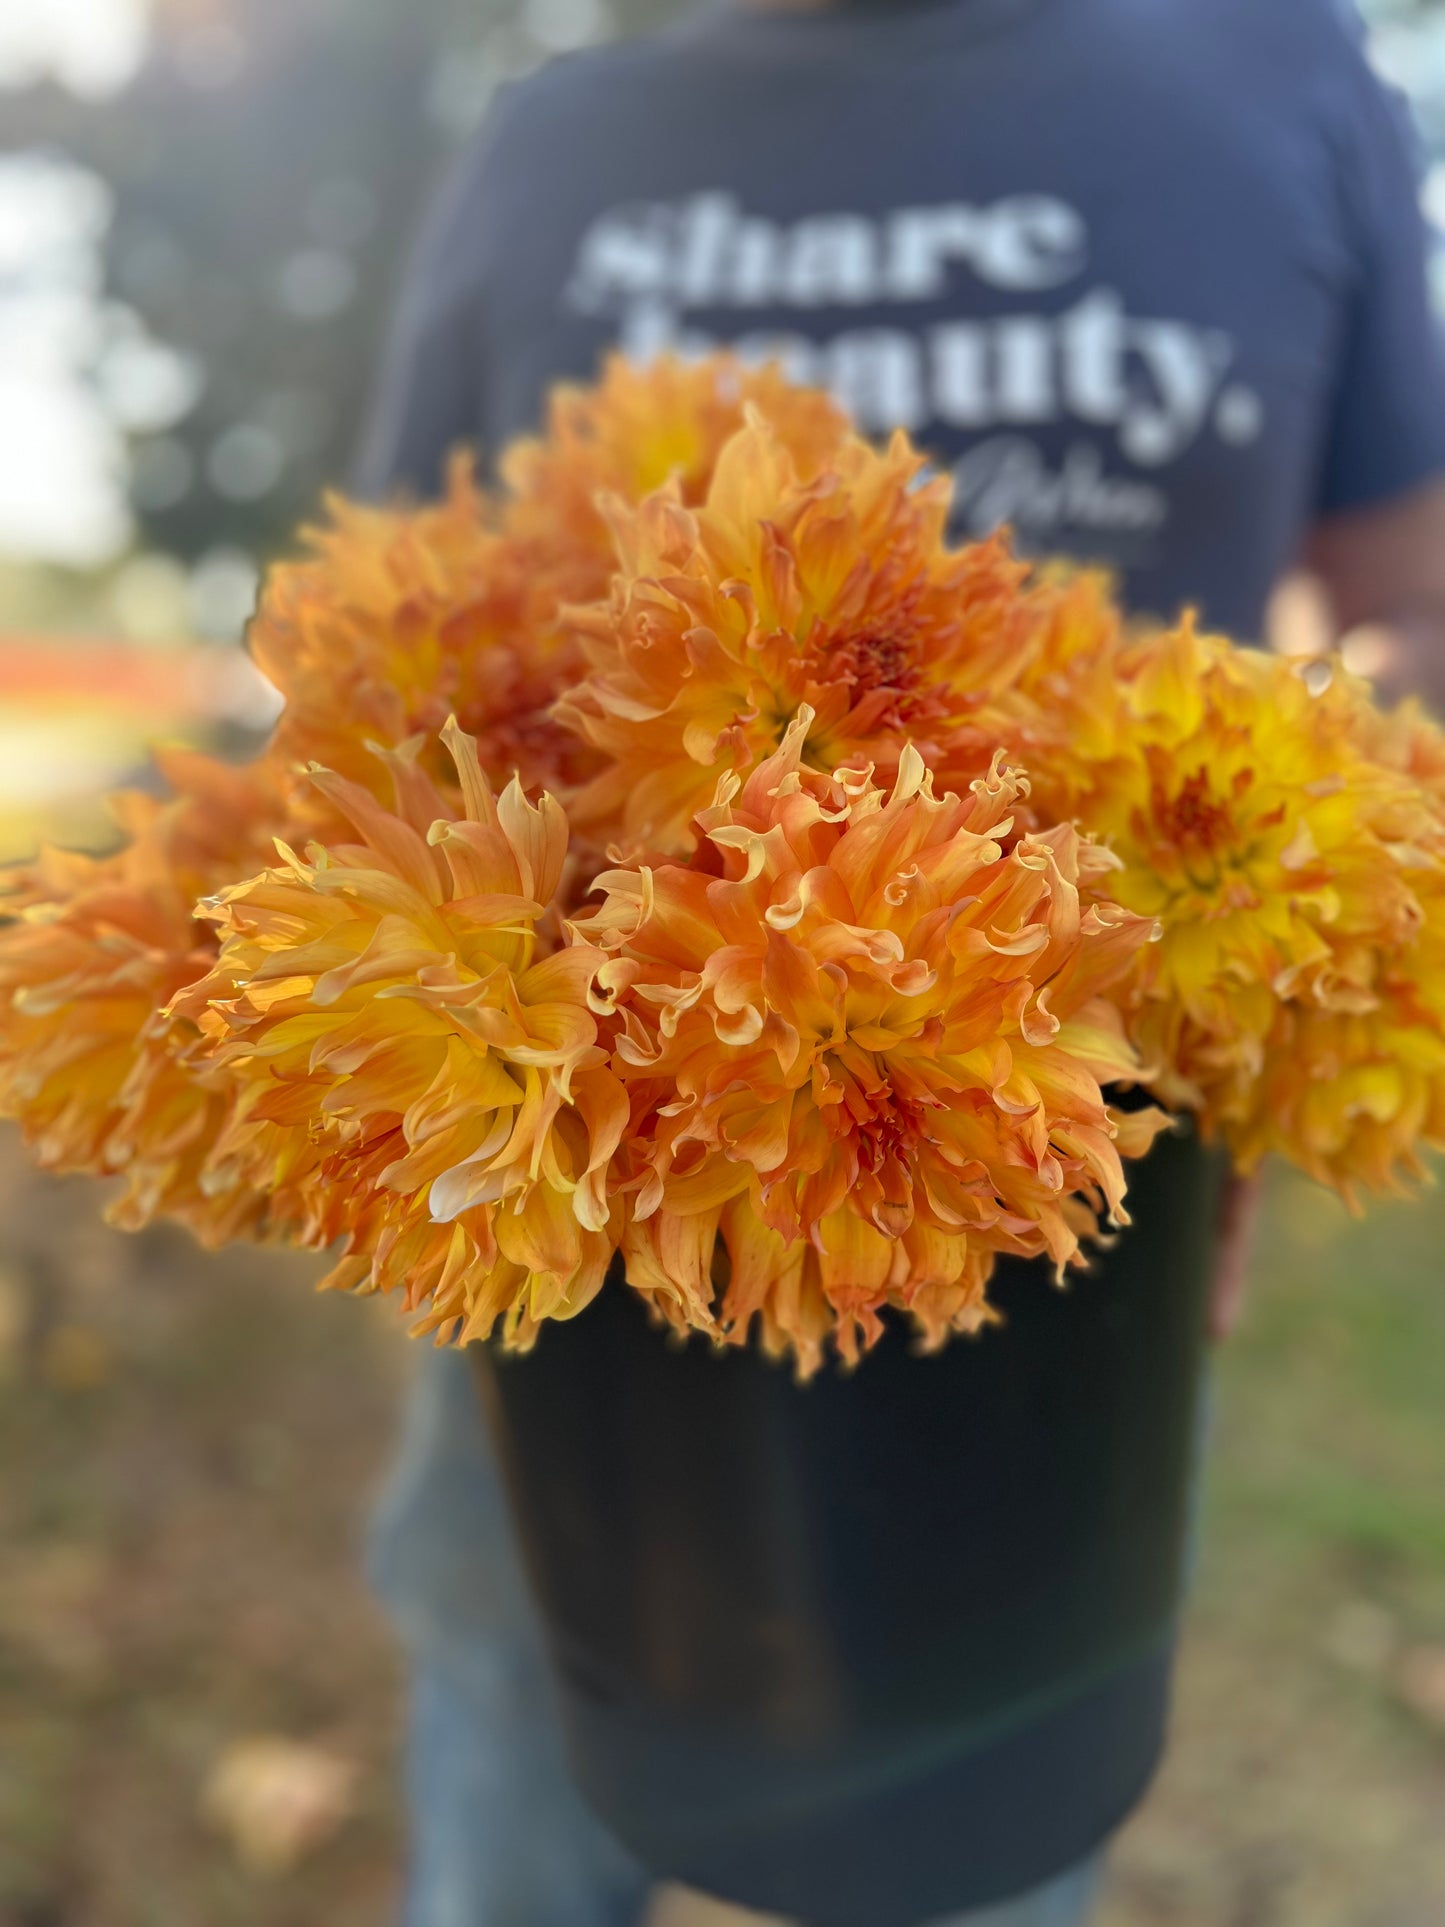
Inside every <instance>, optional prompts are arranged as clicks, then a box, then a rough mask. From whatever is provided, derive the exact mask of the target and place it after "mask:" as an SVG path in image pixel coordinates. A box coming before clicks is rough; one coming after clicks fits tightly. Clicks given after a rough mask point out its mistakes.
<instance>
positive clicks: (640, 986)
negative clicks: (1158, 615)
mask: <svg viewBox="0 0 1445 1927" xmlns="http://www.w3.org/2000/svg"><path fill="white" fill-rule="evenodd" d="M814 728H815V719H814V717H813V716H812V714H811V712H810V711H809V710H808V709H806V708H804V709H803V710H801V711H800V712H799V715H798V717H797V719H796V720H795V722H794V723H793V724H792V725H791V726H790V727H789V728H788V730H787V731H786V734H785V736H784V740H783V744H782V746H781V748H780V749H779V750H778V752H777V753H776V754H775V755H773V756H772V757H770V758H769V759H768V760H767V761H765V762H763V763H762V764H760V765H759V766H758V767H757V768H755V769H754V770H753V771H752V772H751V773H750V774H749V775H748V776H747V778H746V779H743V778H741V777H739V776H737V775H735V774H728V775H726V776H725V777H724V778H723V779H722V781H721V782H720V784H719V785H718V791H717V800H716V802H715V804H714V805H713V807H712V808H711V809H709V810H706V811H704V812H703V813H702V814H701V816H700V817H699V820H698V823H699V847H698V850H697V852H696V854H695V855H694V856H693V857H692V859H691V860H690V861H689V862H688V863H686V864H678V863H671V864H664V865H662V866H660V867H657V868H637V869H628V870H616V871H612V872H609V873H608V874H606V875H604V876H603V877H601V878H599V880H598V888H599V890H600V891H601V892H603V894H604V902H603V904H602V906H601V907H600V908H599V909H598V910H597V911H596V913H595V914H594V915H593V916H591V917H590V918H588V919H587V920H586V921H585V922H583V923H581V924H580V925H579V926H578V927H579V931H580V932H581V933H582V934H583V935H584V936H586V937H587V938H589V939H590V940H591V941H592V942H594V943H595V944H597V945H598V947H599V948H600V949H601V950H602V951H604V952H605V953H606V955H607V959H608V961H607V962H606V963H605V964H604V965H603V967H602V968H601V969H600V971H599V972H598V976H597V991H596V999H597V1001H598V1002H599V1004H600V1007H602V1008H604V1009H606V1010H608V1011H609V1012H613V1013H615V1016H616V1020H617V1022H618V1024H619V1026H620V1029H619V1034H618V1039H617V1045H616V1051H615V1056H614V1066H615V1068H616V1069H617V1071H618V1074H619V1075H620V1076H621V1077H622V1078H623V1079H625V1080H626V1081H627V1082H628V1083H629V1084H630V1085H631V1086H632V1088H633V1093H634V1107H635V1116H636V1117H637V1120H638V1121H637V1123H636V1126H635V1128H634V1131H633V1133H632V1138H631V1142H630V1144H629V1147H628V1153H627V1156H628V1160H629V1162H628V1166H627V1178H626V1180H625V1182H626V1185H627V1188H628V1190H629V1196H630V1210H629V1222H628V1228H627V1231H626V1234H625V1240H624V1247H623V1248H624V1251H625V1254H626V1258H627V1267H628V1277H629V1280H630V1282H631V1283H632V1284H634V1285H635V1286H637V1287H639V1288H640V1289H642V1290H644V1291H648V1292H651V1293H653V1294H655V1295H656V1298H657V1301H658V1303H659V1305H660V1307H661V1308H662V1309H663V1310H664V1311H665V1312H666V1313H667V1314H668V1315H669V1316H670V1317H672V1318H674V1319H675V1320H676V1321H677V1322H679V1323H683V1324H692V1325H696V1326H702V1327H704V1328H706V1327H708V1326H710V1324H711V1323H712V1321H713V1317H714V1313H713V1299H714V1278H713V1272H714V1254H715V1247H716V1246H717V1243H718V1240H719V1238H721V1241H722V1246H723V1248H724V1249H725V1251H726V1254H727V1260H728V1270H729V1276H728V1280H727V1283H726V1285H725V1288H724V1290H723V1296H722V1304H721V1309H720V1312H719V1313H718V1314H717V1316H718V1318H719V1319H720V1323H721V1328H722V1329H723V1330H724V1331H725V1332H726V1333H727V1335H728V1336H729V1337H731V1338H732V1339H733V1340H734V1341H735V1342H741V1341H743V1340H744V1339H745V1338H746V1336H747V1333H748V1329H749V1326H750V1325H751V1323H752V1320H753V1319H754V1318H755V1317H758V1318H760V1319H761V1322H762V1327H763V1336H764V1342H765V1343H766V1344H767V1345H768V1346H769V1348H770V1349H772V1350H775V1351H776V1350H778V1349H780V1348H782V1347H784V1346H790V1347H792V1348H794V1349H795V1350H796V1352H797V1355H798V1360H799V1364H800V1368H801V1369H802V1370H804V1371H812V1370H814V1369H815V1368H816V1367H817V1366H818V1364H819V1363H820V1362H821V1346H822V1341H823V1339H824V1337H825V1335H826V1334H827V1333H829V1332H830V1331H831V1332H832V1333H833V1335H834V1336H835V1338H836V1341H837V1344H838V1346H839V1348H840V1350H841V1351H842V1353H843V1354H844V1356H845V1357H848V1358H850V1359H851V1358H854V1357H856V1356H857V1353H858V1351H859V1349H860V1348H861V1347H866V1346H867V1345H869V1344H871V1343H872V1342H873V1341H874V1340H875V1339H876V1338H877V1336H878V1335H879V1333H880V1331H881V1325H880V1322H879V1312H880V1310H881V1308H882V1307H884V1306H885V1305H890V1304H891V1305H894V1306H897V1307H899V1308H901V1309H903V1310H905V1311H907V1312H909V1313H911V1314H912V1315H913V1317H914V1318H915V1320H916V1321H917V1322H918V1324H919V1325H920V1327H921V1328H922V1330H923V1331H924V1333H925V1334H926V1336H927V1338H928V1340H929V1342H930V1343H933V1344H937V1343H940V1342H942V1340H943V1338H944V1337H945V1335H946V1334H947V1333H948V1332H949V1331H950V1330H965V1331H966V1330H972V1329H973V1328H975V1327H976V1326H977V1325H978V1324H980V1323H981V1322H982V1321H983V1320H984V1319H985V1318H986V1317H987V1316H988V1312H987V1307H986V1301H985V1286H986V1284H987V1280H988V1275H989V1271H990V1269H991V1266H992V1262H993V1258H994V1256H995V1254H997V1253H1000V1252H1011V1253H1017V1254H1020V1255H1027V1256H1035V1255H1039V1254H1042V1253H1047V1254H1048V1255H1049V1256H1050V1257H1051V1258H1052V1259H1053V1260H1054V1262H1055V1264H1056V1265H1057V1266H1058V1267H1059V1268H1060V1270H1062V1268H1063V1267H1064V1266H1065V1265H1066V1264H1068V1263H1069V1262H1070V1261H1071V1260H1073V1259H1074V1258H1075V1257H1076V1255H1077V1253H1078V1250H1079V1240H1080V1237H1081V1235H1083V1234H1085V1233H1086V1232H1087V1231H1089V1230H1091V1229H1092V1228H1093V1226H1094V1222H1095V1214H1096V1213H1097V1212H1099V1211H1102V1210H1107V1211H1108V1212H1109V1213H1110V1214H1112V1215H1113V1217H1114V1218H1115V1219H1116V1221H1121V1222H1122V1221H1124V1220H1123V1214H1122V1198H1123V1191H1124V1178H1123V1171H1122V1168H1121V1165H1120V1150H1121V1148H1124V1149H1127V1150H1129V1151H1135V1150H1139V1149H1142V1148H1143V1146H1144V1144H1145V1143H1147V1142H1148V1141H1149V1140H1150V1138H1151V1137H1152V1133H1153V1130H1154V1129H1155V1128H1156V1123H1157V1119H1156V1117H1155V1116H1154V1115H1153V1114H1151V1115H1149V1116H1147V1117H1143V1118H1138V1119H1133V1120H1129V1121H1128V1122H1127V1123H1126V1122H1124V1121H1123V1120H1120V1119H1118V1118H1116V1117H1114V1116H1113V1115H1111V1113H1110V1111H1109V1109H1108V1107H1107V1105H1106V1104H1105V1102H1104V1099H1103V1096H1102V1094H1101V1091H1100V1083H1101V1081H1109V1080H1113V1079H1121V1078H1131V1077H1132V1076H1133V1075H1134V1073H1135V1070H1136V1068H1137V1067H1136V1063H1135V1060H1134V1058H1133V1056H1132V1055H1131V1053H1130V1051H1129V1049H1128V1047H1127V1045H1126V1043H1125V1041H1124V1036H1123V1032H1122V1028H1121V1025H1120V1022H1119V1018H1118V1015H1117V1012H1116V1011H1115V1010H1114V1009H1113V1008H1112V1006H1110V1005H1109V1004H1108V1003H1107V1002H1105V1001H1104V1000H1103V999H1102V997H1101V994H1100V993H1101V992H1102V991H1103V990H1104V989H1105V988H1106V986H1108V985H1109V984H1110V983H1112V982H1113V981H1114V980H1115V979H1116V978H1117V977H1118V976H1119V975H1120V973H1121V972H1123V971H1124V970H1125V969H1127V967H1128V965H1129V962H1130V960H1131V959H1132V958H1133V956H1134V955H1135V953H1136V951H1137V950H1138V949H1139V947H1140V945H1141V944H1143V943H1144V942H1146V941H1147V939H1148V938H1149V936H1150V934H1151V926H1150V924H1149V922H1148V921H1147V920H1146V919H1144V918H1140V917H1136V916H1134V915H1132V914H1131V913H1129V912H1128V911H1125V910H1121V909H1119V908H1118V907H1117V906H1114V905H1111V904H1098V903H1095V902H1092V901H1089V900H1088V897H1089V893H1090V892H1091V889H1092V885H1093V883H1094V881H1095V880H1096V878H1097V876H1098V874H1099V872H1100V870H1101V868H1103V867H1106V866H1107V863H1108V859H1107V858H1106V857H1104V856H1103V855H1102V853H1100V852H1099V851H1097V850H1094V849H1092V848H1090V847H1089V846H1088V845H1086V844H1084V843H1082V842H1081V840H1080V838H1079V837H1078V835H1077V834H1076V833H1075V832H1074V831H1073V830H1072V829H1056V830H1053V831H1051V832H1049V833H1047V834H1045V835H1041V836H1025V837H1021V838H1017V839H1012V838H1011V834H1010V833H1011V829H1012V811H1013V809H1014V806H1015V804H1016V802H1017V801H1018V799H1019V797H1020V795H1021V794H1022V793H1023V790H1024V784H1023V782H1022V779H1021V778H1020V777H1018V776H1017V775H1015V774H1013V773H1011V772H1009V771H1008V770H1006V769H1005V768H1003V767H1002V765H996V766H995V768H994V770H993V771H992V773H991V774H990V775H989V777H988V778H986V779H984V780H981V781H979V782H977V783H975V784H974V786H973V788H972V790H971V792H970V793H969V794H967V795H964V796H958V795H946V796H942V797H938V796H935V795H934V793H933V787H932V779H931V778H930V776H929V774H928V772H927V770H926V768H925V767H924V764H923V761H922V758H921V757H920V756H919V755H918V753H917V752H916V751H915V750H912V749H906V750H905V751H904V752H903V754H902V755H901V757H900V759H899V768H898V774H897V778H896V781H895V782H894V783H893V785H892V788H891V790H885V789H883V788H881V787H879V786H878V785H877V784H876V783H875V782H874V781H873V780H872V778H871V776H870V775H869V773H868V772H866V771H856V772H850V771H839V772H838V774H837V775H836V776H835V777H833V778H825V777H822V776H819V775H818V774H816V773H815V772H812V771H810V770H808V769H807V768H806V767H805V765H804V761H803V758H804V752H805V748H806V746H807V745H808V743H809V741H810V740H811V735H812V731H813V729H814ZM649 1107H650V1108H649Z"/></svg>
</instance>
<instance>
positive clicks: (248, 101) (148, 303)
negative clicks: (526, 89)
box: [4, 0, 665, 627]
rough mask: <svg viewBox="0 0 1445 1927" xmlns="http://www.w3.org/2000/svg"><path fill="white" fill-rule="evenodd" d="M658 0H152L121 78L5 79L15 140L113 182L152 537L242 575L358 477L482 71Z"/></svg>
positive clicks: (597, 31) (109, 249)
mask: <svg viewBox="0 0 1445 1927" xmlns="http://www.w3.org/2000/svg"><path fill="white" fill-rule="evenodd" d="M664 8H665V0H620V4H613V0H523V3H522V4H515V3H514V0H409V4H407V5H406V6H397V5H396V4H395V0H154V28H153V34H152V41H151V48H150V52H149V55H148V57H147V60H146V62H145V65H144V67H143V69H142V71H141V72H140V74H139V75H138V76H137V78H136V79H135V80H134V81H133V82H132V84H131V85H130V86H128V87H127V88H126V89H125V90H124V91H123V92H121V93H119V94H118V95H116V96H114V97H113V98H111V99H109V100H107V101H105V102H103V103H96V102H93V101H92V102H82V101H79V100H76V99H73V98H71V97H70V96H68V95H66V94H65V93H63V92H62V91H61V90H60V89H58V88H56V87H53V86H46V87H40V88H35V89H32V90H30V91H29V92H28V93H26V94H23V95H21V96H19V97H12V99H11V100H10V101H8V102H7V105H6V116H5V142H4V144H5V145H6V146H7V147H12V148H26V147H30V148H45V149H51V150H55V149H59V150H61V151H63V152H65V153H67V154H69V155H71V156H73V157H74V158H75V159H76V160H78V161H80V162H81V163H82V164H84V165H85V166H88V167H90V168H92V169H94V171H95V172H96V173H98V174H99V175H101V176H102V177H103V178H104V179H105V180H106V181H107V182H108V184H109V186H110V188H111V191H112V194H113V196H114V211H113V218H112V221H111V225H110V229H109V234H108V239H107V242H106V282H107V290H108V293H109V295H110V296H111V297H112V298H113V302H112V311H111V314H110V317H109V318H110V322H111V332H112V334H113V335H114V336H115V337H116V338H117V339H118V341H119V349H118V351H117V352H115V353H112V354H110V355H108V357H107V358H106V361H105V364H104V366H103V367H102V368H101V369H100V370H99V373H98V377H97V379H98V382H99V386H100V390H101V400H102V401H103V403H104V404H105V405H106V406H107V408H108V409H110V410H111V412H112V413H114V414H115V415H116V417H117V418H118V419H119V420H120V421H121V422H122V424H123V425H124V426H125V427H126V429H127V431H128V433H129V436H130V452H131V458H132V475H131V491H132V499H133V506H134V509H135V512H136V517H137V522H138V526H139V534H140V539H141V542H142V543H143V544H144V545H145V546H148V547H152V548H158V549H161V550H165V551H168V552H170V553H172V554H174V555H176V556H179V557H180V558H182V559H183V560H184V561H186V562H187V563H195V562H197V561H198V560H201V561H202V562H203V573H204V571H205V570H206V569H209V570H210V571H211V572H212V574H213V576H215V578H216V580H217V581H218V582H219V583H220V585H221V588H222V590H223V591H224V589H225V587H226V583H227V580H228V578H227V571H228V569H229V570H230V571H231V578H230V579H231V581H232V586H233V588H234V587H235V586H236V585H235V584H234V577H235V575H236V574H237V573H238V572H239V574H240V576H241V578H242V579H241V581H240V584H239V593H240V594H241V595H242V596H244V594H245V580H244V577H245V570H246V567H247V558H255V557H260V556H265V555H267V554H270V553H273V552H274V551H275V550H276V549H277V548H278V547H279V546H282V545H284V544H285V543H286V542H287V541H288V540H289V538H290V536H291V532H292V531H293V530H294V528H295V526H296V524H297V523H298V522H299V521H301V520H303V519H305V518H306V517H307V516H308V515H310V514H311V513H313V512H314V509H315V507H316V503H317V499H318V496H319V494H320V492H321V491H322V490H323V489H324V488H326V487H327V486H330V485H334V484H336V483H338V482H344V480H345V479H346V476H347V474H348V472H349V470H350V467H351V464H352V461H353V458H354V453H355V448H356V443H357V437H358V434H359V432H360V426H361V420H362V417H363V416H364V414H365V410H366V402H367V393H368V389H369V386H370V382H371V380H372V377H373V374H374V370H375V367H376V363H377V360H378V357H379V354H380V349H381V340H382V336H383V334H384V331H385V327H386V322H387V318H388V314H389V311H390V307H391V303H392V298H393V294H394V289H395V283H396V280H397V277H398V274H399V271H400V269H401V267H402V265H403V263H404V261H405V259H406V256H407V253H408V251H409V247H410V241H411V230H412V228H413V226H414V224H415V221H416V218H417V215H418V210H419V207H420V204H421V202H422V200H423V198H424V196H425V194H426V192H427V190H428V188H429V186H430V184H431V183H432V182H433V181H434V180H435V179H436V178H437V176H438V175H439V174H440V173H441V172H442V171H443V170H444V168H445V165H446V162H447V160H448V157H449V155H450V153H451V151H452V150H453V149H454V148H455V147H456V145H457V144H458V143H459V142H460V141H461V140H462V139H463V138H464V137H465V135H466V134H467V133H468V132H469V131H470V129H471V127H472V126H473V125H474V124H475V123H476V121H477V120H478V119H479V117H480V115H481V113H482V111H483V110H484V108H485V105H486V102H487V100H488V98H489V97H490V95H491V93H492V92H493V91H494V90H495V88H496V87H497V86H498V85H499V84H501V83H502V82H503V81H505V80H507V79H508V78H511V77H512V76H514V75H516V74H519V73H521V72H524V71H526V70H527V69H528V68H529V67H531V66H534V65H536V64H537V63H538V62H539V61H540V60H541V59H543V58H545V57H546V56H547V54H549V53H551V52H554V51H561V50H565V49H567V48H569V47H573V46H578V45H582V44H586V43H588V42H591V41H594V40H597V39H602V38H606V37H609V36H610V35H611V34H612V33H614V32H615V31H617V30H619V27H621V26H626V27H628V28H633V27H635V26H637V25H639V24H642V23H643V22H645V21H646V20H647V19H649V18H652V17H656V16H657V14H658V13H659V12H660V11H663V10H664ZM128 329H129V331H130V333H131V335H132V336H133V337H134V342H133V351H132V352H130V353H129V354H128V353H127V352H126V336H127V330H128ZM153 341H159V342H161V343H164V344H167V345H168V346H169V347H170V348H172V349H174V350H177V351H179V353H180V355H181V356H182V357H183V365H184V367H185V368H186V369H187V370H188V371H189V373H190V375H191V376H192V380H191V381H190V384H189V392H188V393H187V395H186V396H185V397H184V400H183V401H182V402H181V403H180V405H179V406H175V405H173V406H172V407H171V408H169V409H165V408H162V409H159V410H158V409H156V408H154V407H152V408H151V409H149V410H148V409H147V407H146V405H145V404H146V401H147V397H148V395H150V391H151V390H153V389H154V388H155V386H156V379H157V368H156V366H155V361H156V358H155V356H154V354H153V353H152V354H151V355H150V356H149V359H147V355H146V344H147V343H148V342H153ZM171 385H172V388H174V385H175V384H174V379H172V384H171ZM150 398H151V399H152V400H153V399H154V396H153V395H151V396H150ZM171 399H172V402H173V403H174V402H175V399H176V398H175V397H174V396H172V398H171ZM222 600H223V603H224V600H225V596H224V593H223V596H222ZM221 626H222V627H224V626H226V625H225V624H224V623H222V625H221Z"/></svg>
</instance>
